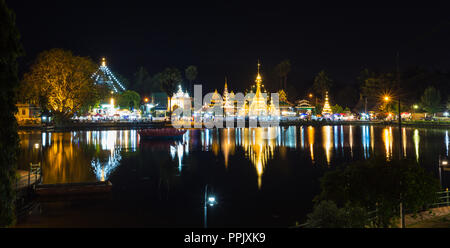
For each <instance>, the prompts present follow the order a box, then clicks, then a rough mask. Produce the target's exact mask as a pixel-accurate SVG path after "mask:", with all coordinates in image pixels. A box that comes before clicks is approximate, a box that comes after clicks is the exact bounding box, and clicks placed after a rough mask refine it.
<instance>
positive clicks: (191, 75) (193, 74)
mask: <svg viewBox="0 0 450 248" xmlns="http://www.w3.org/2000/svg"><path fill="white" fill-rule="evenodd" d="M184 73H185V77H186V79H187V80H188V82H189V85H188V86H187V87H188V90H189V93H191V94H192V86H193V85H192V82H194V80H195V79H196V78H197V74H198V71H197V67H196V66H195V65H190V66H188V67H187V68H186V70H185V71H184Z"/></svg>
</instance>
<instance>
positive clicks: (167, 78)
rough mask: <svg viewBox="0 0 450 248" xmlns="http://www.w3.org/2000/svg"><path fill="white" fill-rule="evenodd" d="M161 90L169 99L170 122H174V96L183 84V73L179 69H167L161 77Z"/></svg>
mask: <svg viewBox="0 0 450 248" xmlns="http://www.w3.org/2000/svg"><path fill="white" fill-rule="evenodd" d="M159 80H160V83H161V90H162V91H164V92H165V93H166V94H167V96H168V97H169V120H172V108H171V106H172V96H173V94H174V93H175V91H176V89H177V84H178V83H180V82H181V80H182V79H181V73H180V71H179V70H178V69H177V68H166V69H165V70H164V71H163V72H162V73H161V74H160V75H159Z"/></svg>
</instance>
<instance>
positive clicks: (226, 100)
mask: <svg viewBox="0 0 450 248" xmlns="http://www.w3.org/2000/svg"><path fill="white" fill-rule="evenodd" d="M233 98H234V94H233V95H231V94H230V93H228V84H227V78H226V77H225V86H224V89H223V112H224V114H225V116H230V115H233V114H234V113H233V112H234V104H233Z"/></svg>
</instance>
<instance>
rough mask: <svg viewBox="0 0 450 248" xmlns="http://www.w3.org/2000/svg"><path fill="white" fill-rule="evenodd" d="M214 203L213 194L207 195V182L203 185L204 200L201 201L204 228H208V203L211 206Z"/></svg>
mask: <svg viewBox="0 0 450 248" xmlns="http://www.w3.org/2000/svg"><path fill="white" fill-rule="evenodd" d="M215 204H217V202H216V198H215V197H214V196H208V184H207V185H206V186H205V201H204V203H203V208H204V218H203V220H204V223H203V227H204V228H208V205H209V206H211V207H212V206H214V205H215Z"/></svg>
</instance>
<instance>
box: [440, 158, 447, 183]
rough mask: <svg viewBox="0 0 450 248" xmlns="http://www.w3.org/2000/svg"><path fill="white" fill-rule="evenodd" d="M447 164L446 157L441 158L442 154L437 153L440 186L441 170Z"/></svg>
mask: <svg viewBox="0 0 450 248" xmlns="http://www.w3.org/2000/svg"><path fill="white" fill-rule="evenodd" d="M447 166H448V160H447V158H445V159H442V156H441V155H440V154H439V182H440V183H441V187H442V170H443V169H444V170H445V168H443V167H447Z"/></svg>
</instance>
